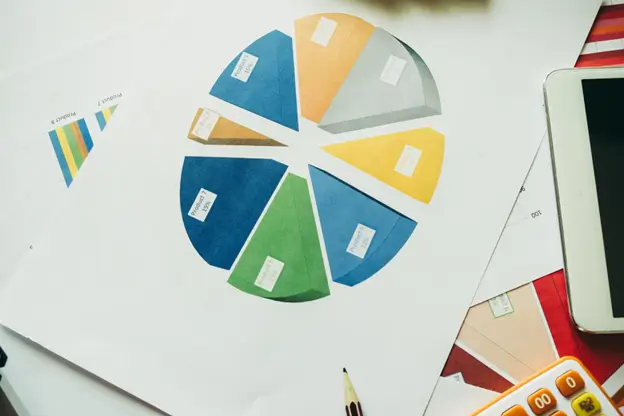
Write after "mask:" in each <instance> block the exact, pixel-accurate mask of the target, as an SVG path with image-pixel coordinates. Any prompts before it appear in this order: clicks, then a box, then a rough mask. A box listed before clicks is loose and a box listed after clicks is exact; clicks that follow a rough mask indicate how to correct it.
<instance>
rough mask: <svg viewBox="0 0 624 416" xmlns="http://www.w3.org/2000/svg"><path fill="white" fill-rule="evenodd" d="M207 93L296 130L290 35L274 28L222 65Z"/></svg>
mask: <svg viewBox="0 0 624 416" xmlns="http://www.w3.org/2000/svg"><path fill="white" fill-rule="evenodd" d="M210 94H211V95H212V96H214V97H217V98H220V99H222V100H223V101H227V102H228V103H230V104H233V105H235V106H237V107H240V108H243V109H245V110H247V111H250V112H252V113H254V114H257V115H259V116H261V117H264V118H267V119H269V120H271V121H274V122H276V123H278V124H281V125H282V126H284V127H288V128H290V129H292V130H299V119H298V110H297V95H296V87H295V63H294V58H293V42H292V38H291V37H290V36H288V35H285V34H284V33H282V32H280V31H278V30H274V31H273V32H270V33H268V34H266V35H265V36H263V37H261V38H260V39H258V40H256V41H255V42H254V43H252V44H251V45H249V46H248V47H247V48H246V49H245V50H244V51H243V52H241V53H240V54H238V55H237V56H236V58H234V60H233V61H232V62H231V63H230V64H229V65H228V66H227V68H225V70H224V71H223V73H222V74H221V76H219V79H217V82H216V83H215V84H214V86H213V87H212V90H211V91H210Z"/></svg>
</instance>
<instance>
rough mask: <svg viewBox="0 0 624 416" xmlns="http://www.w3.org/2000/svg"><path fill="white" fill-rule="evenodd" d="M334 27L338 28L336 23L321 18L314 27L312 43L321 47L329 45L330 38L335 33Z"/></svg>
mask: <svg viewBox="0 0 624 416" xmlns="http://www.w3.org/2000/svg"><path fill="white" fill-rule="evenodd" d="M336 27H338V23H337V22H335V21H333V20H331V19H327V18H325V17H321V20H319V22H318V24H317V25H316V30H315V31H314V33H313V34H312V42H314V43H316V44H319V45H321V46H327V45H329V41H330V40H331V38H332V36H334V32H335V31H336Z"/></svg>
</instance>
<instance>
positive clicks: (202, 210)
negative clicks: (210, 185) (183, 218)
mask: <svg viewBox="0 0 624 416" xmlns="http://www.w3.org/2000/svg"><path fill="white" fill-rule="evenodd" d="M215 199H217V194H213V193H212V192H210V191H207V190H205V189H204V188H201V189H200V190H199V193H198V194H197V196H196V197H195V202H193V205H192V206H191V210H190V211H189V212H188V215H189V216H191V217H193V218H195V219H196V220H199V221H201V222H204V221H206V217H207V216H208V213H209V212H210V209H211V208H212V206H213V205H214V201H215Z"/></svg>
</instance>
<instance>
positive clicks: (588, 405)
mask: <svg viewBox="0 0 624 416" xmlns="http://www.w3.org/2000/svg"><path fill="white" fill-rule="evenodd" d="M572 409H574V413H576V415H577V416H589V415H593V414H594V413H598V412H599V411H600V409H601V406H600V402H599V401H598V399H597V398H596V396H594V395H593V394H592V393H584V394H581V395H580V396H579V397H577V398H576V399H574V401H573V402H572Z"/></svg>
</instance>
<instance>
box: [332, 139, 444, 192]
mask: <svg viewBox="0 0 624 416" xmlns="http://www.w3.org/2000/svg"><path fill="white" fill-rule="evenodd" d="M323 150H325V151H326V152H328V153H330V154H332V155H334V156H336V157H337V158H339V159H342V160H343V161H345V162H347V163H348V164H350V165H352V166H354V167H356V168H358V169H360V170H361V171H363V172H366V173H367V174H369V175H371V176H373V177H375V178H377V179H379V180H380V181H381V182H383V183H385V184H387V185H389V186H391V187H393V188H395V189H397V190H399V191H400V192H403V193H404V194H406V195H408V196H410V197H412V198H414V199H416V200H419V201H421V202H424V203H426V204H428V203H429V202H430V201H431V198H432V197H433V193H434V191H435V189H436V186H437V184H438V178H439V177H440V172H441V171H442V159H443V157H444V136H443V135H442V134H441V133H438V132H437V131H436V130H434V129H431V128H422V129H415V130H408V131H404V132H400V133H392V134H387V135H384V136H377V137H371V138H368V139H361V140H352V141H348V142H343V143H337V144H332V145H328V146H324V147H323Z"/></svg>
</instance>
